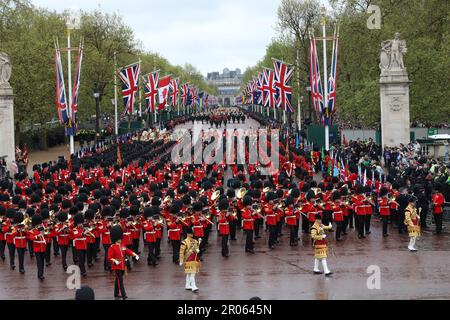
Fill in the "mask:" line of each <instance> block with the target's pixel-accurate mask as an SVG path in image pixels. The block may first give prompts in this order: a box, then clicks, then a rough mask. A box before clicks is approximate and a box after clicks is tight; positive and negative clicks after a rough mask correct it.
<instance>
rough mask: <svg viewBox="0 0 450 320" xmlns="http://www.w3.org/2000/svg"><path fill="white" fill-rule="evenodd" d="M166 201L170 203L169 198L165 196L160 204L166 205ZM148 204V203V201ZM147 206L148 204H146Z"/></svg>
mask: <svg viewBox="0 0 450 320" xmlns="http://www.w3.org/2000/svg"><path fill="white" fill-rule="evenodd" d="M168 201H170V196H166V197H165V198H164V200H163V202H162V204H166V203H167V202H168ZM149 202H150V201H149ZM147 204H148V203H147Z"/></svg>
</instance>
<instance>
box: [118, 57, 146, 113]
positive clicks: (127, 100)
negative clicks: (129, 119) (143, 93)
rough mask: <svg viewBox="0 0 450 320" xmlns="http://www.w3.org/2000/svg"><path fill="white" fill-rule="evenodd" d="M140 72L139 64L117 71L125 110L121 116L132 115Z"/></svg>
mask: <svg viewBox="0 0 450 320" xmlns="http://www.w3.org/2000/svg"><path fill="white" fill-rule="evenodd" d="M140 72H141V65H140V63H135V64H133V65H131V66H129V67H125V68H124V69H122V70H120V71H119V78H120V83H121V87H122V96H123V103H124V105H125V110H124V112H123V115H128V114H132V113H133V109H134V103H135V101H136V93H137V92H138V91H139V75H140Z"/></svg>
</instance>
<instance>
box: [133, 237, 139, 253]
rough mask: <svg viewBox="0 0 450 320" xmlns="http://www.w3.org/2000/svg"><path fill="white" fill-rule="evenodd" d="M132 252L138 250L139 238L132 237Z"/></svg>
mask: <svg viewBox="0 0 450 320" xmlns="http://www.w3.org/2000/svg"><path fill="white" fill-rule="evenodd" d="M133 252H136V253H138V252H139V238H137V239H133Z"/></svg>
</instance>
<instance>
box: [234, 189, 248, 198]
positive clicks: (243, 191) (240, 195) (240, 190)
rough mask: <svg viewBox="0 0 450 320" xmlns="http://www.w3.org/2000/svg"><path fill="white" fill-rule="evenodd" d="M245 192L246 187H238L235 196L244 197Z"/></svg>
mask: <svg viewBox="0 0 450 320" xmlns="http://www.w3.org/2000/svg"><path fill="white" fill-rule="evenodd" d="M246 193H247V189H245V188H240V189H239V191H238V192H237V195H236V198H238V199H242V198H244V196H245V194H246Z"/></svg>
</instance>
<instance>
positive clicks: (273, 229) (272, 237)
mask: <svg viewBox="0 0 450 320" xmlns="http://www.w3.org/2000/svg"><path fill="white" fill-rule="evenodd" d="M276 240H277V226H276V225H273V226H272V225H271V226H269V248H270V247H272V246H274V245H275V242H276Z"/></svg>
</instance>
